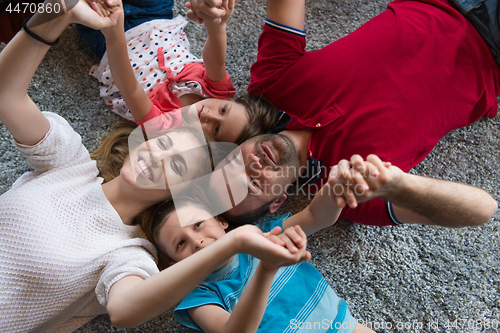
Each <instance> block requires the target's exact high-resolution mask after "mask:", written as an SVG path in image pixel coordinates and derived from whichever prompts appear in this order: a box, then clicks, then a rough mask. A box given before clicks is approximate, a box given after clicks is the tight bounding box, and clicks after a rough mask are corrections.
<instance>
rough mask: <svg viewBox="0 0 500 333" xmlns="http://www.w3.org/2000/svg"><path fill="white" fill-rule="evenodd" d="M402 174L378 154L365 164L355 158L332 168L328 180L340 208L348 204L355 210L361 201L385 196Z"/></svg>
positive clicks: (357, 156)
mask: <svg viewBox="0 0 500 333" xmlns="http://www.w3.org/2000/svg"><path fill="white" fill-rule="evenodd" d="M402 174H403V171H401V169H399V168H397V167H395V166H392V165H391V163H390V162H382V161H381V160H380V158H379V157H378V156H376V155H373V154H372V155H369V156H368V157H367V158H366V161H364V160H363V158H362V157H361V156H359V155H353V156H352V157H351V160H350V161H347V160H341V161H340V162H339V163H338V164H337V165H336V166H334V167H333V168H332V171H331V172H330V175H329V177H328V185H329V187H330V196H331V198H332V201H335V202H336V203H337V205H338V206H339V207H344V206H345V205H346V204H347V205H349V207H351V208H356V207H357V205H358V203H360V202H364V201H368V200H371V199H373V198H375V197H383V196H384V195H386V194H387V193H388V192H389V191H391V189H393V188H394V185H396V184H397V183H398V182H399V181H400V180H401V176H402Z"/></svg>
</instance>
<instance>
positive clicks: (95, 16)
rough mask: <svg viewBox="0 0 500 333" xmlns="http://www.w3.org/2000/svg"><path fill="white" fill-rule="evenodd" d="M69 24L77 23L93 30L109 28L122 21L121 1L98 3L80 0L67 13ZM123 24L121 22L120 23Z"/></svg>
mask: <svg viewBox="0 0 500 333" xmlns="http://www.w3.org/2000/svg"><path fill="white" fill-rule="evenodd" d="M68 15H69V17H70V22H71V23H78V24H81V25H84V26H87V27H89V28H92V29H95V30H103V29H106V28H111V27H114V26H116V25H117V24H118V23H120V19H122V20H123V8H122V2H121V0H103V1H99V2H95V1H90V0H80V1H79V2H78V4H77V5H76V6H75V7H74V8H73V9H72V10H70V11H69V12H68ZM122 22H123V21H122Z"/></svg>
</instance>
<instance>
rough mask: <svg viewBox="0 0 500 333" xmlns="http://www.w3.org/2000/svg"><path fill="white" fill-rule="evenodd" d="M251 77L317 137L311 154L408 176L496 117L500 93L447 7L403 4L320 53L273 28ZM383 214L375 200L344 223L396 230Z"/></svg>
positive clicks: (470, 31)
mask: <svg viewBox="0 0 500 333" xmlns="http://www.w3.org/2000/svg"><path fill="white" fill-rule="evenodd" d="M251 77H252V81H251V83H250V85H249V87H248V91H249V92H250V93H251V94H262V95H264V96H265V97H267V98H268V99H269V100H270V101H271V102H272V103H274V104H275V105H276V107H277V108H278V109H280V110H283V111H285V112H286V113H288V114H289V115H291V116H292V117H293V118H294V119H292V121H291V122H290V123H289V124H288V126H287V129H290V130H304V129H310V130H313V131H312V134H311V138H310V141H309V147H308V148H309V152H310V155H311V156H312V157H314V158H316V159H318V160H320V161H321V162H323V163H324V164H325V165H326V166H327V167H331V166H334V165H336V164H337V163H338V161H339V160H340V159H349V158H350V157H351V156H352V155H353V154H360V155H361V156H362V157H363V158H365V157H366V156H367V155H368V154H371V153H374V154H377V155H378V156H379V157H380V158H381V159H382V160H385V161H390V162H391V163H392V164H394V165H396V166H398V167H400V168H401V169H403V170H404V171H408V170H409V169H411V168H412V167H414V166H415V165H417V164H418V163H419V162H420V161H422V160H423V159H424V158H425V157H426V156H427V155H428V154H429V152H430V151H431V150H432V149H433V148H434V146H435V145H436V143H437V142H438V141H439V140H440V139H441V138H442V137H443V136H444V135H445V134H446V133H448V132H449V131H450V130H453V129H456V128H459V127H463V126H467V125H469V124H471V123H473V122H475V121H476V120H478V119H479V118H481V117H483V116H486V117H494V116H495V115H496V113H497V101H496V99H495V98H496V97H497V96H498V94H499V90H500V89H499V81H500V70H499V68H498V66H497V64H496V62H495V60H494V59H493V57H492V55H491V52H490V50H489V48H488V46H487V45H486V43H485V42H484V41H483V40H482V38H481V37H480V35H479V34H478V33H477V31H476V30H475V29H474V27H473V26H472V25H471V24H470V23H469V22H468V21H467V20H466V19H465V18H464V17H463V16H462V15H461V14H460V13H459V12H458V11H456V10H455V9H454V8H453V7H452V6H451V5H450V4H449V3H448V2H447V1H445V0H428V1H405V0H396V1H394V2H392V3H390V4H389V5H388V9H387V10H385V11H384V12H383V13H381V14H380V15H378V16H376V17H375V18H373V19H371V20H370V21H369V22H367V23H366V24H364V25H363V26H362V27H360V28H359V29H357V30H356V31H354V32H352V33H351V34H349V35H348V36H346V37H344V38H341V39H339V40H337V41H335V42H333V43H331V44H330V45H328V46H326V47H324V48H322V49H320V50H317V51H312V52H306V51H305V38H304V37H301V36H298V35H295V34H292V33H289V32H286V31H285V30H284V29H279V27H278V28H274V27H271V26H269V25H268V24H266V26H264V30H263V32H262V34H261V36H260V39H259V51H258V56H257V61H256V63H255V64H254V65H253V66H252V68H251ZM327 177H328V173H327V172H326V173H323V178H322V179H320V180H319V182H321V184H324V183H325V182H326V179H327ZM317 184H318V183H317ZM321 184H318V185H321ZM319 187H320V186H318V188H319ZM385 209H386V208H385V205H384V201H383V200H381V199H376V200H372V201H370V202H367V203H364V204H362V205H360V206H359V207H358V208H357V209H344V210H343V211H342V214H341V216H340V219H342V218H347V219H349V220H351V221H353V222H358V223H362V224H371V225H392V224H393V223H391V220H390V218H389V217H388V214H386V211H385Z"/></svg>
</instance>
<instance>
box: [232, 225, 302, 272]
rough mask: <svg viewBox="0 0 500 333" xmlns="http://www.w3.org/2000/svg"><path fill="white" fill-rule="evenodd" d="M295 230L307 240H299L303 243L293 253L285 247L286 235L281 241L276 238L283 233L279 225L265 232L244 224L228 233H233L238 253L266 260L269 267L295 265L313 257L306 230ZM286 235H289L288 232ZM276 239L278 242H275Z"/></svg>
mask: <svg viewBox="0 0 500 333" xmlns="http://www.w3.org/2000/svg"><path fill="white" fill-rule="evenodd" d="M295 228H296V227H295ZM299 229H300V228H299ZM295 232H296V233H297V234H299V235H300V237H301V238H303V239H304V240H305V242H304V243H301V242H298V243H299V244H301V245H299V246H301V247H300V248H299V249H298V250H299V251H297V252H296V253H291V252H290V251H289V249H288V248H287V247H285V246H286V244H287V243H286V242H285V241H284V240H283V238H284V236H281V237H282V238H280V240H279V241H277V240H276V238H274V236H278V234H280V233H281V228H279V227H277V228H274V229H273V230H271V231H270V232H269V233H265V234H264V233H263V232H262V231H261V230H260V229H259V228H257V227H255V226H252V225H244V226H241V227H238V228H236V229H234V230H232V231H230V232H229V233H228V235H230V234H231V235H232V237H233V240H232V244H234V246H235V251H236V253H248V254H250V255H252V256H254V257H256V258H258V259H260V260H261V261H265V262H266V263H267V265H268V267H278V268H279V267H281V266H289V265H293V264H296V263H298V262H301V261H304V260H309V259H310V258H311V254H310V253H309V252H308V251H306V246H305V244H307V240H306V239H307V238H306V236H305V234H304V232H303V231H302V229H300V231H295ZM284 235H287V233H285V234H284ZM287 237H288V236H287ZM292 237H294V238H295V235H293V234H292ZM268 238H270V239H268ZM275 241H277V242H278V243H275ZM290 244H291V243H290ZM290 246H291V245H290Z"/></svg>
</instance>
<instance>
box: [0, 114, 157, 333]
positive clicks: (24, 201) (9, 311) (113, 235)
mask: <svg viewBox="0 0 500 333" xmlns="http://www.w3.org/2000/svg"><path fill="white" fill-rule="evenodd" d="M44 115H45V116H46V117H47V118H48V119H49V121H50V130H49V131H48V132H47V134H46V136H45V137H44V138H43V140H42V141H40V142H39V143H38V144H36V145H34V146H24V145H20V144H17V146H18V148H19V150H20V151H21V153H22V154H23V155H24V156H26V157H27V158H28V161H29V164H30V166H31V167H33V169H35V171H32V172H27V173H25V174H24V175H23V176H21V177H20V178H19V179H18V180H17V181H16V182H15V183H14V184H13V185H12V188H11V189H10V190H9V191H8V192H6V193H5V194H3V195H2V196H1V197H0V332H27V331H35V332H71V331H74V330H75V329H76V328H78V327H79V326H81V325H83V324H84V323H86V322H87V321H89V320H91V319H92V318H93V317H95V316H97V315H99V314H102V313H105V312H106V308H105V307H106V304H107V296H108V291H109V289H110V287H111V286H112V285H113V283H115V282H116V281H118V280H119V279H121V278H123V277H124V276H127V275H138V276H140V277H143V278H147V277H149V276H151V275H153V274H155V273H157V272H158V268H157V267H156V264H155V258H156V250H155V248H154V246H153V245H152V244H151V243H149V242H148V241H147V240H146V239H145V236H144V233H143V232H142V230H141V228H140V227H138V226H127V225H124V224H123V222H122V221H121V219H120V217H119V216H118V213H117V212H116V211H115V210H114V209H113V207H112V206H111V204H110V203H109V201H108V200H107V198H106V197H105V195H104V193H103V191H102V187H101V183H102V178H100V177H97V174H98V171H97V168H96V163H95V161H92V160H91V159H90V156H89V153H88V151H87V150H86V149H85V147H84V146H83V145H82V142H81V138H80V136H79V135H78V134H77V133H76V132H75V131H74V130H73V129H72V128H71V126H70V125H69V124H68V123H67V122H66V121H65V120H64V119H63V118H61V117H60V116H58V115H55V114H53V113H49V112H46V113H44Z"/></svg>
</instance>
